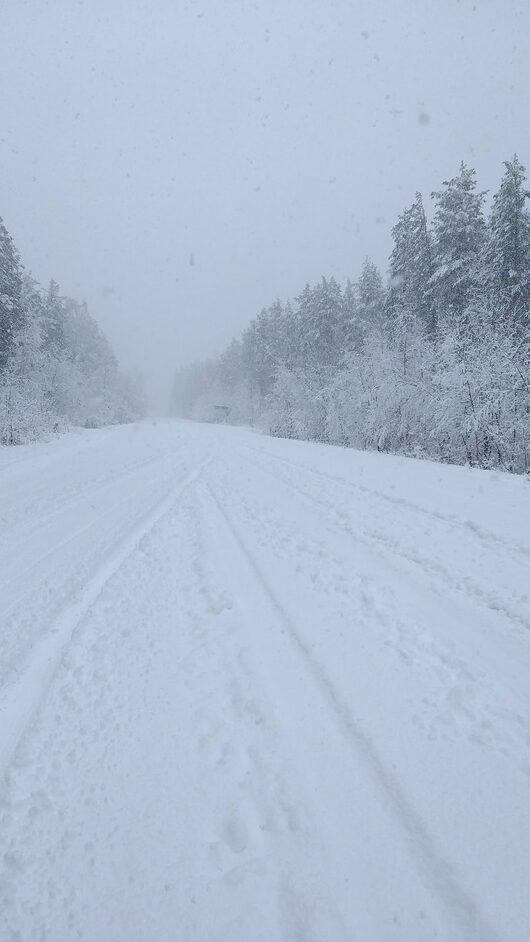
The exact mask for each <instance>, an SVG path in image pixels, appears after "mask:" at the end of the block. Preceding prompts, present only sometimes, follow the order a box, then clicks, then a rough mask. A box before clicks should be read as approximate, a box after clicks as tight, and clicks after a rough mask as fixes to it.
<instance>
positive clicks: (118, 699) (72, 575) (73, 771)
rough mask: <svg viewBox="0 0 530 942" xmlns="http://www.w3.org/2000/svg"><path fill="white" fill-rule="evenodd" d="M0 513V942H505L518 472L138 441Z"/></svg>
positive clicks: (510, 855) (82, 457)
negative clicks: (356, 941)
mask: <svg viewBox="0 0 530 942" xmlns="http://www.w3.org/2000/svg"><path fill="white" fill-rule="evenodd" d="M0 495H1V506H0V513H1V522H2V526H1V530H0V563H1V566H0V600H1V601H0V605H1V617H2V632H1V635H0V683H1V694H0V768H1V771H2V785H1V796H0V808H1V810H0V846H1V854H0V871H1V872H0V938H1V939H2V940H3V939H6V940H11V942H15V940H17V942H31V940H51V942H70V940H73V939H83V940H86V942H96V940H97V942H99V940H103V939H104V940H105V942H147V940H153V942H154V940H156V942H175V940H179V942H216V940H218V942H221V940H222V942H226V940H230V942H275V940H284V942H294V940H300V942H301V940H304V942H352V940H359V942H361V940H362V942H388V940H400V942H424V940H431V939H437V940H443V942H494V940H495V942H527V940H528V938H529V937H530V894H529V893H528V886H529V883H530V828H529V814H528V809H529V785H530V684H529V675H530V666H529V665H530V659H529V657H528V654H529V646H530V631H529V629H530V593H529V589H528V586H529V578H528V576H529V571H530V534H529V530H528V520H529V519H530V489H529V486H528V482H527V481H526V480H524V479H523V478H522V477H513V476H509V475H505V474H502V473H494V472H488V471H478V470H470V469H468V468H461V467H449V466H443V465H439V464H434V463H430V462H420V461H416V460H414V459H408V458H400V457H392V456H388V455H378V454H370V453H362V452H357V451H354V450H350V449H342V448H337V447H332V446H325V445H317V444H309V443H303V442H295V441H286V440H281V439H270V438H266V437H262V436H259V435H257V434H255V433H253V432H249V431H246V430H244V429H236V428H228V427H222V426H211V425H195V424H192V423H185V422H157V423H140V424H135V425H131V426H127V427H116V428H112V429H110V428H107V429H101V430H93V431H84V432H76V433H72V434H69V435H67V436H65V437H63V438H61V439H60V440H57V441H54V442H52V443H48V444H40V445H28V446H22V447H20V448H18V449H16V450H13V449H9V450H8V449H3V450H0Z"/></svg>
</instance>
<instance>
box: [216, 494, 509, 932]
mask: <svg viewBox="0 0 530 942" xmlns="http://www.w3.org/2000/svg"><path fill="white" fill-rule="evenodd" d="M206 486H207V490H208V492H209V494H210V496H211V499H212V502H213V504H214V505H215V507H216V508H217V511H218V514H219V515H220V517H221V518H222V520H223V521H224V523H225V526H226V530H227V532H228V533H229V534H230V535H231V537H232V542H233V543H235V544H236V546H237V547H238V549H239V552H240V554H241V555H242V557H243V559H244V560H245V562H246V568H247V569H250V571H251V573H252V574H253V577H254V580H255V582H256V583H257V584H258V586H259V587H260V589H261V594H262V595H264V596H265V598H266V600H267V601H268V603H269V605H270V607H271V609H272V610H273V611H274V613H275V614H276V616H277V618H278V619H279V621H280V624H281V625H282V627H283V629H284V632H285V634H286V635H287V637H288V638H289V639H290V641H291V642H292V644H293V645H294V647H295V648H296V650H297V652H298V654H299V655H300V656H301V659H302V661H303V663H304V664H305V667H306V669H307V670H308V672H309V673H310V675H311V676H312V678H313V680H314V681H315V683H316V686H317V688H318V690H319V691H320V694H321V696H322V698H323V700H324V701H325V702H326V704H327V706H328V709H329V711H330V712H331V713H332V715H333V717H334V718H335V721H336V722H337V724H338V727H339V728H340V730H341V732H342V734H343V735H344V737H345V739H346V741H347V743H348V746H349V747H350V749H351V750H352V751H353V753H354V755H355V756H356V757H357V758H358V759H360V760H361V762H362V764H363V766H364V768H365V769H366V772H367V773H368V774H369V776H370V778H371V779H372V781H373V782H374V785H375V786H376V788H377V790H378V792H379V794H380V796H381V798H382V801H383V804H384V807H385V808H386V809H387V811H388V812H389V814H390V816H391V818H392V819H393V820H394V822H395V823H396V824H397V825H398V827H399V828H400V831H401V833H402V834H403V836H404V838H405V841H406V844H407V846H408V848H409V850H410V852H411V856H412V859H413V860H414V861H415V863H416V866H417V869H418V872H419V874H420V876H421V877H423V878H425V879H427V880H428V882H429V884H430V886H431V888H432V890H433V891H434V892H435V894H436V896H437V897H438V899H439V900H440V901H441V902H442V903H443V905H444V907H445V909H446V911H447V913H448V915H449V917H450V918H452V920H453V922H454V923H455V924H456V925H457V926H458V929H459V931H460V932H463V937H464V938H465V939H466V940H469V942H471V940H476V942H501V939H500V936H499V934H498V932H497V931H496V929H495V928H494V927H493V926H491V925H490V924H489V923H488V921H487V920H486V918H485V917H484V916H483V915H482V913H481V911H480V909H479V906H478V904H477V902H476V901H475V900H474V899H473V897H472V896H471V895H470V894H469V893H468V892H467V891H466V889H465V887H463V886H462V885H461V883H460V881H459V879H458V875H457V873H456V872H455V869H454V867H453V865H452V864H451V863H450V861H448V860H446V859H445V858H444V856H443V855H442V853H441V852H440V851H439V849H438V848H437V846H436V842H435V840H434V839H433V837H432V836H431V834H430V833H429V831H428V829H427V827H426V825H425V823H424V821H423V820H422V818H421V816H420V815H419V814H418V812H417V811H416V809H415V808H414V806H413V805H412V804H411V802H410V800H409V798H408V797H407V795H406V793H405V792H404V790H403V789H402V787H401V785H400V783H399V781H398V780H397V778H396V777H395V776H394V775H393V774H392V772H391V771H390V770H389V769H387V768H386V766H385V764H384V762H383V760H382V759H381V757H380V756H379V754H378V753H377V751H376V749H375V747H374V745H373V743H372V742H371V740H370V738H369V737H368V736H367V734H366V733H365V732H364V730H363V729H362V727H361V726H360V725H359V723H358V722H357V721H356V720H355V718H354V716H353V715H352V713H351V711H350V709H349V707H348V706H347V704H346V702H345V701H344V700H343V699H342V697H341V695H340V693H339V691H338V690H337V689H336V688H335V687H334V685H333V683H332V681H331V680H330V678H329V677H328V675H327V674H326V672H325V670H324V669H323V667H322V665H321V664H319V663H318V661H316V660H315V658H314V657H313V655H312V652H311V650H310V648H309V647H308V646H307V645H306V643H305V642H304V640H303V637H302V635H301V633H300V631H299V630H298V628H297V627H296V624H295V623H294V622H293V620H292V619H291V617H290V615H289V614H288V612H287V611H286V609H285V608H284V606H283V605H282V603H281V601H280V600H279V599H278V597H277V595H276V594H275V592H274V590H273V588H272V586H271V585H270V583H269V582H268V580H267V578H266V576H265V575H264V573H263V572H262V570H261V569H260V567H259V565H258V563H257V562H256V559H255V558H254V556H253V554H252V552H251V551H250V549H249V548H248V546H247V544H246V543H245V541H244V539H243V537H242V536H241V533H240V531H239V529H238V528H237V527H236V526H235V524H234V523H233V521H232V520H231V518H230V516H229V515H228V514H227V512H226V510H225V508H224V507H223V505H222V503H221V501H220V500H219V498H218V497H217V495H216V494H215V492H214V490H213V489H212V486H211V484H210V483H209V482H207V485H206Z"/></svg>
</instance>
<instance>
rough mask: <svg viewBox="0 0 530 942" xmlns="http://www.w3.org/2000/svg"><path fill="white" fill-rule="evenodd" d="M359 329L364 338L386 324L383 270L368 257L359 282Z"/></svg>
mask: <svg viewBox="0 0 530 942" xmlns="http://www.w3.org/2000/svg"><path fill="white" fill-rule="evenodd" d="M357 298H358V310H359V329H360V334H361V337H362V338H363V340H364V339H365V338H366V336H367V335H368V334H371V333H372V332H373V331H379V330H381V329H382V328H383V326H384V313H385V301H386V295H385V289H384V286H383V279H382V277H381V272H380V271H379V269H378V268H377V266H376V265H374V263H373V262H372V261H370V259H369V258H366V259H365V261H364V264H363V267H362V270H361V274H360V276H359V280H358V282H357Z"/></svg>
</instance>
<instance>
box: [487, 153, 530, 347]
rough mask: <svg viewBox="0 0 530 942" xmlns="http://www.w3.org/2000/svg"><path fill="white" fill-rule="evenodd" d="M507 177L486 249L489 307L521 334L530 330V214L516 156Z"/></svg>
mask: <svg viewBox="0 0 530 942" xmlns="http://www.w3.org/2000/svg"><path fill="white" fill-rule="evenodd" d="M504 167H505V173H504V177H503V179H502V181H501V185H500V188H499V190H498V192H497V193H496V194H495V196H494V197H493V209H492V212H491V217H490V224H489V240H488V245H487V249H486V262H487V265H486V274H487V279H488V287H489V289H490V307H491V309H492V311H493V313H494V316H496V312H497V311H498V310H499V308H500V311H501V313H502V315H503V316H504V317H505V318H506V320H507V323H508V324H509V325H510V326H511V327H514V328H515V329H516V330H518V331H521V330H524V329H525V328H528V327H530V213H529V211H528V210H527V208H526V205H525V204H526V200H527V199H528V197H529V196H530V192H529V191H528V190H527V189H526V187H525V182H526V171H525V168H524V167H523V165H522V164H521V163H520V161H519V159H518V157H517V155H515V156H514V158H513V160H512V161H508V160H507V161H505V163H504Z"/></svg>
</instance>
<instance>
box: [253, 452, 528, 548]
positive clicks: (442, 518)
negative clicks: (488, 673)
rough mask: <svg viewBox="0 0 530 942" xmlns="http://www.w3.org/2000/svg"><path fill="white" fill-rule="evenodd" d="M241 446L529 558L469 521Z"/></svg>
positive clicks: (515, 544) (511, 541)
mask: <svg viewBox="0 0 530 942" xmlns="http://www.w3.org/2000/svg"><path fill="white" fill-rule="evenodd" d="M243 447H244V448H246V450H247V451H249V452H253V453H254V454H256V455H259V456H260V458H263V457H264V456H265V457H266V458H272V460H273V461H279V462H281V463H282V464H284V465H286V466H287V467H290V468H293V469H294V470H295V471H298V472H299V473H302V474H312V475H313V476H314V477H316V478H321V479H324V480H325V481H333V483H334V484H338V485H340V486H341V487H344V488H346V490H351V491H357V492H358V493H360V494H363V495H365V494H367V495H369V496H370V497H375V498H377V499H378V500H380V501H384V502H386V503H389V504H391V505H392V506H394V507H399V508H402V509H404V510H412V511H413V513H416V514H418V515H420V516H424V517H427V519H429V520H433V521H434V522H435V523H441V524H442V525H445V526H447V527H448V528H450V529H454V530H459V531H461V532H463V533H465V534H467V536H471V537H474V538H475V539H476V540H478V541H479V542H480V543H481V544H482V545H484V546H488V547H490V548H491V547H494V548H497V547H499V546H502V548H503V549H505V550H506V551H507V552H509V553H511V554H512V555H514V556H515V557H519V556H526V557H530V546H525V545H524V544H523V543H518V542H515V541H513V540H507V539H506V538H505V537H503V536H500V534H498V533H495V532H494V531H493V530H487V529H485V528H484V527H481V526H479V525H478V524H476V523H475V522H474V521H472V520H465V521H464V520H459V519H458V517H455V516H453V515H451V514H444V513H442V512H441V511H436V510H429V509H428V508H427V507H423V506H422V505H421V504H416V503H415V502H414V501H412V500H409V499H408V498H406V497H393V496H392V494H385V492H384V491H380V490H378V489H377V488H373V487H368V485H366V484H360V483H359V482H357V481H350V480H348V479H347V478H341V477H338V476H337V475H335V474H328V473H327V472H325V471H319V470H317V469H316V468H311V467H310V466H308V465H302V464H298V463H297V462H296V461H290V460H289V458H284V457H283V456H282V455H274V454H272V453H271V452H268V451H266V450H265V449H261V448H252V447H251V446H250V445H244V446H243ZM260 467H261V468H262V467H263V466H262V465H261V464H260Z"/></svg>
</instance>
